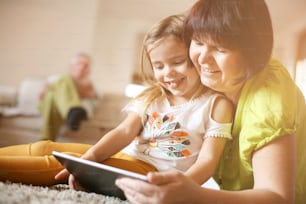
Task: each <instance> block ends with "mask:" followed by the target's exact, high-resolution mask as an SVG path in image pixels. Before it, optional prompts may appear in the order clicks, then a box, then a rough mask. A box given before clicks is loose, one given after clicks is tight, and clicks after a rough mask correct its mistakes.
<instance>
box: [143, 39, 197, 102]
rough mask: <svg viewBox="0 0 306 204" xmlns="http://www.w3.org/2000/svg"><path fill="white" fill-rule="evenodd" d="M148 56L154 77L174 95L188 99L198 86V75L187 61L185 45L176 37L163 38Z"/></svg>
mask: <svg viewBox="0 0 306 204" xmlns="http://www.w3.org/2000/svg"><path fill="white" fill-rule="evenodd" d="M149 57H150V60H151V63H152V66H153V72H154V77H155V79H156V80H157V82H159V83H160V84H161V86H163V87H164V88H165V89H167V90H168V91H169V92H171V93H172V94H173V95H174V96H180V97H183V98H185V99H186V100H189V99H190V98H191V97H192V96H193V94H194V92H195V90H197V89H198V88H199V85H200V83H199V75H198V73H197V71H196V69H195V68H194V67H193V66H191V63H190V62H189V61H188V50H187V48H186V45H185V44H184V43H183V42H182V41H181V40H179V39H178V38H177V37H174V36H168V37H166V38H165V39H163V41H162V42H161V43H160V44H159V45H158V46H157V47H154V48H153V49H152V50H151V51H150V53H149Z"/></svg>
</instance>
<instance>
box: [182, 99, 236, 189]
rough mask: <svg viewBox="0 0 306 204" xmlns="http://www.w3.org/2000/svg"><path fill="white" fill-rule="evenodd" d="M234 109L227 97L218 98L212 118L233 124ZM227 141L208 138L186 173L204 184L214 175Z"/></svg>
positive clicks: (213, 106)
mask: <svg viewBox="0 0 306 204" xmlns="http://www.w3.org/2000/svg"><path fill="white" fill-rule="evenodd" d="M233 114H234V108H233V105H232V103H231V102H230V101H229V100H228V99H227V98H225V97H220V96H219V97H217V98H216V100H215V102H214V104H213V105H212V111H211V117H212V119H214V120H215V121H217V122H218V123H231V122H232V121H233ZM226 141H227V139H226V138H222V137H206V138H205V139H204V141H203V144H202V147H201V150H200V153H199V155H198V158H197V160H196V162H195V163H194V164H193V165H192V166H191V167H190V168H189V169H188V170H187V171H186V172H185V174H186V175H187V176H189V177H190V178H192V179H193V180H194V181H196V182H197V183H198V184H203V183H204V182H205V181H207V180H208V179H209V178H210V177H212V175H213V174H214V172H215V170H216V168H217V165H218V163H219V160H220V157H221V155H222V153H223V149H224V147H225V144H226Z"/></svg>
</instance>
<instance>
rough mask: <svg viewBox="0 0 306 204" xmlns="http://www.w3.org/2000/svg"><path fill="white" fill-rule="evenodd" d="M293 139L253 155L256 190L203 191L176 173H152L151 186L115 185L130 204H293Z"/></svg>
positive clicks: (124, 180) (280, 140)
mask: <svg viewBox="0 0 306 204" xmlns="http://www.w3.org/2000/svg"><path fill="white" fill-rule="evenodd" d="M294 143H295V141H294V136H292V135H287V136H283V137H281V138H278V139H276V140H275V141H273V142H271V143H269V144H268V145H266V146H265V147H263V148H261V149H259V150H258V151H257V152H255V153H254V155H253V168H254V181H255V185H254V188H253V189H248V190H241V191H225V190H220V191H219V190H211V189H206V188H202V187H201V186H199V185H198V184H196V183H195V182H193V181H192V179H190V178H188V177H186V176H184V175H183V174H181V173H179V172H175V171H170V172H159V173H150V174H149V175H148V178H149V181H150V183H146V182H142V181H139V180H135V179H130V178H121V179H119V180H118V181H117V182H116V184H117V185H118V186H119V187H120V188H121V189H122V190H123V191H124V193H125V195H126V197H127V198H128V199H129V201H130V202H131V203H142V204H146V203H148V204H149V203H150V204H157V203H169V204H170V203H173V204H174V203H201V204H203V203H219V204H222V203H224V204H245V203H248V204H253V203H254V204H271V203H277V204H293V203H294V190H295V189H294V180H295V175H294V172H295V170H294V169H295V160H294V158H295V145H294Z"/></svg>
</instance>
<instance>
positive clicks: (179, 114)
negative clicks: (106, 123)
mask: <svg viewBox="0 0 306 204" xmlns="http://www.w3.org/2000/svg"><path fill="white" fill-rule="evenodd" d="M218 95H219V94H216V93H213V92H211V91H208V92H206V93H205V94H203V95H202V96H200V97H198V98H196V99H193V100H191V101H189V102H187V103H185V104H181V105H177V106H171V105H170V104H169V102H168V100H167V99H166V98H165V99H163V100H161V101H159V102H154V103H153V104H152V105H151V106H150V107H149V108H148V111H147V114H146V116H147V117H146V120H145V124H144V128H143V131H142V133H141V135H140V136H139V137H137V139H135V140H134V141H133V142H132V143H131V144H130V145H128V146H127V147H126V148H125V149H124V150H123V152H124V153H126V154H129V155H131V156H133V157H135V158H138V159H140V160H143V161H145V162H148V163H150V164H152V165H153V166H155V167H156V168H157V169H158V170H159V171H164V170H169V169H173V168H175V169H178V170H181V171H186V170H187V169H188V168H189V167H190V166H191V165H192V164H193V163H194V162H195V161H196V158H197V156H198V154H199V151H200V149H201V146H202V143H203V140H204V137H224V138H229V139H231V125H232V124H231V123H223V124H220V123H218V122H216V121H214V120H213V119H212V118H211V109H212V106H213V103H214V101H215V99H216V97H217V96H218ZM124 111H126V112H136V113H137V114H139V116H140V117H143V115H144V114H143V111H144V104H143V102H142V101H135V102H134V103H132V104H128V105H127V106H126V107H125V108H124Z"/></svg>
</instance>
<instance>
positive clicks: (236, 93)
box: [224, 83, 245, 108]
mask: <svg viewBox="0 0 306 204" xmlns="http://www.w3.org/2000/svg"><path fill="white" fill-rule="evenodd" d="M244 84H245V83H243V84H240V85H239V86H236V87H235V88H234V89H233V90H232V91H228V92H225V93H224V95H225V96H226V97H227V98H229V99H230V100H231V101H232V103H233V105H234V106H235V108H236V107H237V105H238V102H239V98H240V95H241V92H242V89H243V87H244Z"/></svg>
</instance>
